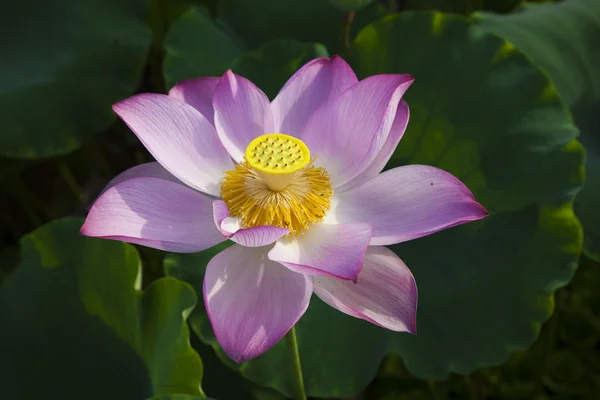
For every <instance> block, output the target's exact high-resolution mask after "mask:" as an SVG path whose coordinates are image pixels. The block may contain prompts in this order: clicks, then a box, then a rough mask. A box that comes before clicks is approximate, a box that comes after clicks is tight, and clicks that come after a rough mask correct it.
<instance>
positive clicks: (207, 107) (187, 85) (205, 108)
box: [169, 77, 220, 126]
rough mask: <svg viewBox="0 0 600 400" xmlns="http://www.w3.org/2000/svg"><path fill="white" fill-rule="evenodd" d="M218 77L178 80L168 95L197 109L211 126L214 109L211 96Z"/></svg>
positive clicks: (213, 121)
mask: <svg viewBox="0 0 600 400" xmlns="http://www.w3.org/2000/svg"><path fill="white" fill-rule="evenodd" d="M219 79H220V78H216V77H209V78H196V79H188V80H185V81H181V82H178V83H177V85H175V86H173V87H172V88H171V90H169V96H170V97H173V98H175V99H178V100H181V101H183V102H184V103H187V104H189V105H190V106H192V107H194V108H195V109H196V110H198V111H199V112H200V113H201V114H202V115H203V116H204V118H206V119H207V120H208V122H210V123H211V124H212V125H213V126H214V125H215V110H214V109H213V103H212V98H213V94H214V93H215V89H216V88H217V84H218V83H219Z"/></svg>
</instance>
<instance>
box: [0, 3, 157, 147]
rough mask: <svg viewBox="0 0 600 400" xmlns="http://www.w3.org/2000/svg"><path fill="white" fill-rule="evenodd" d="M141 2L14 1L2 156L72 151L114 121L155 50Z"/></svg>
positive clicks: (3, 26)
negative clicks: (118, 103) (117, 105)
mask: <svg viewBox="0 0 600 400" xmlns="http://www.w3.org/2000/svg"><path fill="white" fill-rule="evenodd" d="M145 12H146V2H145V1H142V0H129V1H120V0H59V1H43V0H33V1H25V2H22V1H12V2H8V3H6V4H4V5H3V7H2V14H1V16H0V37H2V38H5V39H6V40H7V41H6V42H5V43H6V44H5V45H4V46H3V52H2V58H1V60H0V120H1V121H2V135H0V154H1V155H2V156H6V157H12V158H40V157H48V156H53V155H58V154H65V153H68V152H70V151H72V150H74V149H76V148H77V147H79V146H80V145H81V144H82V142H83V141H84V140H86V139H87V138H89V137H90V136H91V135H93V134H95V133H98V132H100V131H102V130H104V129H106V128H107V127H108V126H109V125H110V124H111V123H112V122H113V121H114V120H115V115H114V113H113V112H112V110H111V105H112V104H113V103H115V102H116V101H118V100H120V99H122V98H123V97H127V96H129V95H131V93H132V92H133V91H134V89H135V88H136V87H137V85H138V81H139V79H140V76H141V73H142V68H143V66H144V62H145V59H146V54H147V50H148V47H149V44H150V31H149V30H148V28H147V27H146V26H145V24H144V18H145Z"/></svg>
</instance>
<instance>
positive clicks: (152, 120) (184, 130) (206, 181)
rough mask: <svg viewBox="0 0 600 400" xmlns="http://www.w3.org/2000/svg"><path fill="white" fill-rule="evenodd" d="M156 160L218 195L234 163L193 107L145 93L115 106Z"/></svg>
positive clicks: (169, 169)
mask: <svg viewBox="0 0 600 400" xmlns="http://www.w3.org/2000/svg"><path fill="white" fill-rule="evenodd" d="M113 110H114V111H115V112H116V113H117V114H118V115H119V117H121V119H123V121H125V123H126V124H127V125H128V126H129V127H130V128H131V130H132V131H133V132H134V133H135V134H136V135H137V137H138V138H139V139H140V141H141V142H142V143H143V144H144V146H146V148H147V149H148V151H149V152H150V153H152V155H153V156H154V158H156V160H157V161H158V162H159V163H160V164H161V165H162V166H163V167H165V169H166V170H168V171H169V172H170V173H171V174H173V175H175V176H176V177H177V178H178V179H179V180H181V181H182V182H184V183H185V184H186V185H189V186H191V187H193V188H195V189H198V190H200V191H202V192H204V193H208V194H211V195H214V196H218V195H219V192H220V184H219V182H220V180H221V177H222V176H223V173H224V172H225V171H226V170H228V169H231V168H232V166H233V164H232V162H231V159H230V157H229V155H228V154H227V152H226V151H225V149H224V148H223V146H222V145H221V142H220V141H219V138H218V137H217V133H216V131H215V128H214V127H213V126H212V125H211V124H210V122H209V121H208V120H207V119H206V118H204V117H203V116H202V114H200V113H199V112H198V111H196V110H195V109H194V108H193V107H192V106H190V105H188V104H185V103H182V102H181V101H179V100H176V99H173V98H171V97H169V96H166V95H163V94H153V93H143V94H139V95H136V96H133V97H130V98H128V99H125V100H123V101H121V102H119V103H117V104H115V105H114V106H113Z"/></svg>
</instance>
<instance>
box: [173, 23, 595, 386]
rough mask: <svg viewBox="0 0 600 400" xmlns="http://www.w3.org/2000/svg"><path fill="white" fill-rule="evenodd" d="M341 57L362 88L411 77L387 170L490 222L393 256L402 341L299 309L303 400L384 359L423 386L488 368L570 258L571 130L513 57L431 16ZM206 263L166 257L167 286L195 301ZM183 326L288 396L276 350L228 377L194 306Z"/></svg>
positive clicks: (365, 375) (376, 29)
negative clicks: (405, 116)
mask: <svg viewBox="0 0 600 400" xmlns="http://www.w3.org/2000/svg"><path fill="white" fill-rule="evenodd" d="M406 37H412V38H413V40H411V41H408V42H407V41H405V40H404V38H406ZM398 48H402V52H398V51H397V49H398ZM352 50H353V54H354V55H355V57H354V59H353V62H354V66H355V68H356V70H357V73H358V74H359V75H360V76H362V77H365V76H369V75H373V74H379V73H412V74H414V75H415V78H416V81H415V84H414V85H413V87H411V89H410V90H409V91H408V93H407V95H406V97H407V101H408V102H409V104H410V105H411V111H412V117H411V122H410V124H409V128H408V130H407V132H406V134H405V137H404V138H403V140H402V143H401V144H400V146H399V148H398V150H397V151H396V153H395V154H394V157H393V159H392V161H391V166H397V165H401V164H407V163H411V164H412V163H421V164H429V165H436V166H439V167H440V168H443V169H445V170H447V171H449V172H451V173H453V174H455V175H456V176H458V177H459V178H461V180H463V181H464V182H465V183H466V184H467V185H468V186H469V187H470V188H471V189H472V190H473V191H474V193H475V195H476V197H477V198H478V199H479V200H480V201H482V202H483V203H484V205H485V206H486V207H488V209H489V210H490V211H491V216H490V217H489V218H487V219H486V220H484V221H480V222H477V223H470V224H468V225H465V226H462V227H457V228H453V229H450V230H447V231H445V232H441V233H438V234H435V235H432V236H429V237H426V238H422V239H418V240H414V241H411V242H408V243H404V244H401V245H397V246H393V250H394V251H396V252H397V253H398V254H399V255H400V256H401V257H402V258H403V260H404V261H405V262H406V263H407V265H408V266H409V267H411V269H412V271H413V273H414V275H415V277H416V280H417V284H418V286H419V295H420V298H419V314H418V334H417V335H416V336H412V335H408V334H402V333H393V332H388V331H385V330H383V329H381V328H378V327H376V326H373V325H371V324H369V323H367V322H365V321H361V320H357V319H353V318H351V317H348V316H346V315H344V314H341V313H339V312H337V311H335V310H333V309H331V308H330V307H328V306H327V305H325V304H323V303H322V302H321V301H320V300H319V299H318V298H313V300H312V302H311V305H310V308H309V310H308V312H307V313H306V315H305V316H304V317H302V319H301V320H300V321H299V323H298V325H297V334H298V341H299V346H300V355H301V358H302V366H303V371H304V376H305V381H306V385H307V390H308V394H309V395H310V396H315V397H344V396H350V395H353V394H356V393H357V392H359V391H361V390H362V389H364V387H365V386H366V385H367V384H368V383H369V382H370V381H371V380H372V379H373V377H374V376H375V374H376V371H377V368H378V366H379V364H380V362H381V360H382V358H383V357H384V356H385V355H386V354H388V353H390V352H395V353H399V354H401V355H402V357H403V359H404V361H405V363H406V366H407V368H408V369H409V370H410V371H411V372H412V373H413V374H415V375H417V376H420V377H422V378H428V379H440V378H443V377H445V376H447V375H448V374H449V373H450V372H458V373H469V372H471V371H473V370H475V369H476V368H479V367H481V366H483V365H494V364H498V363H501V362H502V361H504V360H506V359H507V357H508V356H509V354H510V353H511V352H513V351H515V350H517V349H521V348H525V347H527V346H529V345H530V344H531V343H532V342H533V341H534V340H535V338H536V336H537V335H538V333H539V329H540V326H541V324H542V323H543V322H544V321H546V320H547V319H548V317H549V316H550V314H551V313H552V310H553V301H552V293H553V291H554V290H556V289H557V288H558V287H560V286H563V285H565V284H566V283H567V282H568V281H569V279H570V278H571V276H572V274H573V272H574V270H575V268H576V267H577V260H578V256H579V252H580V250H581V245H582V243H581V242H582V237H581V227H580V225H579V223H578V221H577V219H576V218H575V217H574V215H573V211H572V208H571V206H570V205H569V202H570V201H572V198H573V195H574V194H575V193H576V192H577V190H578V188H579V187H580V185H581V182H582V163H583V150H582V148H581V146H580V145H579V143H578V142H577V141H575V140H574V138H575V136H576V135H577V129H576V128H575V127H574V126H573V124H572V123H571V122H570V118H569V113H568V110H567V109H566V107H565V105H564V104H563V103H562V102H561V100H560V98H559V97H558V94H557V93H556V90H555V89H554V87H553V86H552V84H551V83H550V82H549V81H548V79H547V78H546V77H545V76H544V75H543V74H542V73H541V72H540V71H539V70H537V69H536V68H535V67H534V66H533V65H531V63H530V62H529V61H528V59H527V58H526V57H524V56H523V55H522V54H521V53H519V52H518V51H516V49H514V48H513V47H511V46H509V45H508V44H507V43H506V42H504V41H503V40H501V39H499V38H497V37H495V36H492V35H483V34H481V32H479V31H478V30H477V28H475V27H474V26H473V25H472V24H470V23H469V22H468V21H467V20H464V19H461V18H458V17H453V16H449V15H445V14H440V13H403V14H400V15H395V16H389V17H386V18H384V19H383V20H382V21H380V22H378V23H375V24H373V25H370V26H368V27H367V28H365V29H364V30H363V31H362V32H361V33H360V34H359V36H358V37H357V39H356V42H355V45H354V48H353V49H352ZM211 257H212V254H205V253H201V254H196V255H186V256H170V258H169V260H171V261H170V264H169V263H168V264H167V273H169V274H174V275H175V276H177V277H179V278H181V279H184V280H187V281H188V282H190V283H191V284H192V285H193V286H194V287H195V288H196V290H197V292H198V293H200V292H201V287H202V271H201V268H200V267H201V266H204V265H205V264H206V263H207V262H208V260H209V259H210V258H211ZM449 299H452V300H451V301H449ZM190 321H191V324H192V326H193V328H194V331H195V332H196V333H197V334H198V335H199V337H200V338H201V339H202V340H203V341H204V342H206V343H209V344H211V345H213V346H214V347H215V349H216V351H217V353H218V354H219V355H220V356H221V357H222V359H223V361H224V362H225V363H227V364H228V365H230V366H231V367H232V368H238V369H239V371H240V372H241V373H242V375H243V376H245V377H246V378H247V379H250V380H251V381H254V382H257V383H259V384H262V385H265V386H269V387H273V388H276V389H277V390H279V391H280V392H282V393H285V394H287V395H290V393H291V392H292V391H291V386H290V384H289V382H288V381H287V378H286V375H285V374H282V373H281V367H280V366H281V365H282V363H284V359H285V357H286V352H285V349H284V344H283V343H279V344H278V345H276V346H275V347H274V348H273V349H272V350H270V351H268V352H267V353H266V354H264V355H262V356H260V357H258V358H257V359H255V360H253V361H250V362H247V363H244V364H242V365H239V366H238V365H235V364H234V363H233V362H231V360H228V359H227V357H226V356H225V355H224V353H223V352H222V351H221V350H220V349H219V347H218V344H217V343H216V341H215V339H214V335H213V334H212V332H211V329H210V325H209V323H208V320H207V318H206V314H205V311H204V309H203V307H198V308H197V311H196V312H195V313H194V314H193V316H192V317H191V319H190Z"/></svg>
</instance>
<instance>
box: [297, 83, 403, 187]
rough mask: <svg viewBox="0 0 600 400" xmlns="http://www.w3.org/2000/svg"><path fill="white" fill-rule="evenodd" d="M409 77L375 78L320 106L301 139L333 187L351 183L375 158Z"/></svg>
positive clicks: (392, 120)
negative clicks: (329, 178)
mask: <svg viewBox="0 0 600 400" xmlns="http://www.w3.org/2000/svg"><path fill="white" fill-rule="evenodd" d="M412 82H413V77H412V76H410V75H375V76H371V77H369V78H366V79H364V80H362V81H360V82H359V83H357V84H356V85H354V86H351V87H350V88H348V89H346V90H345V91H344V92H343V93H342V94H341V95H340V96H338V97H337V98H336V100H334V101H333V102H331V103H329V104H328V105H327V106H325V107H321V108H320V109H319V110H317V112H315V113H314V114H313V116H312V118H311V119H310V121H309V122H308V123H307V124H306V126H305V129H304V132H303V133H302V135H301V136H300V137H301V138H302V140H304V142H305V143H306V144H307V145H308V148H309V149H310V151H311V154H312V155H313V156H316V157H317V160H316V164H317V165H320V166H323V167H325V169H327V171H328V172H329V174H330V175H331V178H332V184H333V186H334V187H338V186H341V185H342V184H344V183H346V182H348V181H349V180H351V179H352V178H354V177H355V176H357V175H358V174H360V173H361V172H362V171H363V170H364V169H365V168H367V167H368V166H369V165H370V164H371V163H372V162H373V160H374V159H375V157H376V156H377V154H378V153H379V151H380V149H381V148H382V147H383V145H384V143H385V142H386V140H387V138H388V135H389V132H390V129H391V128H392V124H393V122H394V118H395V116H396V110H397V109H398V104H399V103H400V99H401V98H402V95H403V94H404V92H406V90H407V89H408V88H409V87H410V85H411V84H412Z"/></svg>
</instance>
